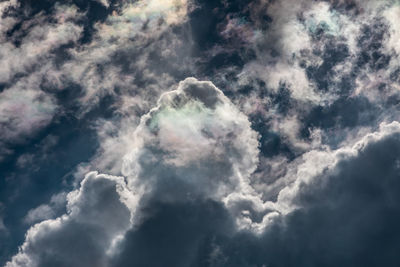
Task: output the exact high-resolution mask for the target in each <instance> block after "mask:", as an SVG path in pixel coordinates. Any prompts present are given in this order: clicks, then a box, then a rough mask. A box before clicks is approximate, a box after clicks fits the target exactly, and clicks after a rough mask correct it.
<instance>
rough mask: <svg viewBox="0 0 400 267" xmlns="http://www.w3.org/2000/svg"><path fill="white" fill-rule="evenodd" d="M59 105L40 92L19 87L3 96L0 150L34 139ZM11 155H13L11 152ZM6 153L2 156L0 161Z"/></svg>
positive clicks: (9, 90) (0, 98)
mask: <svg viewBox="0 0 400 267" xmlns="http://www.w3.org/2000/svg"><path fill="white" fill-rule="evenodd" d="M56 110H57V105H56V103H55V101H54V99H53V98H52V97H51V96H49V95H47V94H45V93H43V92H41V91H38V90H34V89H30V88H20V87H19V86H18V85H17V86H15V87H12V88H10V89H7V90H4V91H2V92H1V93H0V147H2V150H3V149H4V150H3V151H6V150H7V145H10V144H15V143H20V142H22V141H24V140H25V139H26V138H30V137H32V136H33V135H34V134H35V133H36V132H37V131H38V130H40V129H41V128H43V127H45V126H46V125H48V124H49V123H50V121H51V120H52V118H53V116H54V114H55V112H56ZM10 153H11V151H10ZM2 156H4V152H0V160H1V158H2Z"/></svg>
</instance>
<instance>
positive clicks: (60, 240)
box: [5, 172, 136, 267]
mask: <svg viewBox="0 0 400 267" xmlns="http://www.w3.org/2000/svg"><path fill="white" fill-rule="evenodd" d="M135 204H136V203H135V200H134V197H133V195H132V193H131V192H130V191H129V190H128V189H127V187H126V184H125V181H124V178H123V177H116V176H109V175H104V174H97V173H95V172H92V173H89V174H87V175H86V177H85V179H83V180H82V182H81V185H80V188H79V189H77V190H75V191H72V192H70V193H69V194H68V195H67V213H66V214H64V215H62V216H61V217H58V218H56V219H50V220H46V221H43V222H41V223H38V224H36V225H34V226H32V227H31V228H30V229H29V230H28V232H27V234H26V237H25V242H24V244H23V245H22V246H21V247H20V249H19V252H18V254H16V255H15V256H14V257H13V258H12V259H11V261H9V262H8V263H7V264H6V265H5V266H6V267H17V266H19V267H22V266H24V267H36V266H40V267H45V266H77V267H78V266H82V267H84V266H99V267H101V266H103V267H105V266H108V263H107V261H108V257H109V256H111V255H112V254H113V253H115V251H114V249H115V248H116V247H115V246H116V244H117V243H118V242H119V240H121V236H123V235H124V233H125V232H126V231H127V230H128V229H129V228H130V227H131V218H132V213H131V208H132V207H133V205H135Z"/></svg>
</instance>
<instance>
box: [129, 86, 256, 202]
mask: <svg viewBox="0 0 400 267" xmlns="http://www.w3.org/2000/svg"><path fill="white" fill-rule="evenodd" d="M257 139H258V135H257V133H256V132H255V131H253V130H252V129H251V126H250V122H249V121H248V119H247V117H246V116H245V115H244V114H242V113H241V112H240V111H239V110H238V109H237V108H236V107H235V106H234V105H233V104H232V103H231V102H230V101H229V99H228V98H227V97H226V96H224V94H223V93H222V92H221V90H219V89H218V88H216V87H215V86H214V85H213V84H212V83H211V82H203V81H198V80H196V79H194V78H187V79H185V80H184V81H182V82H180V83H179V86H178V88H177V89H176V90H174V91H171V92H168V93H165V94H163V95H162V96H161V97H160V99H159V101H158V105H157V107H155V108H153V109H152V110H151V111H150V112H149V113H148V114H146V115H144V116H143V117H142V119H141V122H140V125H139V126H138V127H137V129H136V131H135V134H134V140H133V143H132V145H131V147H130V148H129V149H130V150H131V151H130V153H129V154H127V155H126V156H125V157H124V162H123V171H122V172H123V174H124V175H126V176H127V177H128V184H129V186H130V187H131V188H138V187H141V188H144V191H145V192H149V193H150V194H151V197H152V198H153V197H155V198H157V199H159V200H160V201H166V202H185V201H187V200H189V199H197V198H200V199H214V200H222V201H223V200H224V199H227V198H229V196H230V195H231V194H232V193H233V192H240V194H253V193H254V191H253V190H252V188H251V187H250V186H249V183H250V175H251V173H252V172H253V171H254V170H255V169H256V167H257V163H258V140H257Z"/></svg>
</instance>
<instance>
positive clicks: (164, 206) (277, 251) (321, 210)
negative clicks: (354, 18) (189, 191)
mask: <svg viewBox="0 0 400 267" xmlns="http://www.w3.org/2000/svg"><path fill="white" fill-rule="evenodd" d="M399 134H400V128H399V123H397V122H395V123H390V124H385V125H382V126H381V128H380V130H378V131H377V132H375V133H372V134H368V135H366V136H365V137H364V138H362V140H359V142H357V144H356V145H354V146H353V148H347V149H342V150H341V151H340V152H339V151H338V152H337V153H332V158H336V162H334V161H332V162H331V163H330V164H322V165H325V166H328V167H326V168H325V170H324V171H322V172H320V171H313V170H312V169H313V168H314V167H313V166H312V164H313V163H314V164H315V165H321V162H323V160H320V162H319V163H318V162H317V161H316V160H317V159H318V157H306V158H307V159H308V161H309V162H308V164H309V165H308V167H307V168H306V167H305V166H304V165H303V167H304V168H299V172H298V174H299V175H303V177H305V174H304V172H305V171H310V173H308V174H309V175H310V176H309V177H312V180H309V181H306V180H303V181H302V183H301V184H300V185H299V187H298V191H297V192H296V198H295V199H293V201H294V203H296V204H297V205H298V207H299V208H298V209H297V210H295V211H292V212H290V213H288V214H287V215H286V216H281V217H276V219H275V220H273V221H271V222H270V224H269V226H268V227H267V228H265V229H264V231H262V232H261V233H259V234H258V235H255V234H254V233H253V232H249V231H238V230H237V228H236V226H235V218H234V217H232V216H231V214H230V212H229V210H228V209H227V207H226V206H225V207H224V205H221V204H222V203H220V202H215V201H212V200H206V201H205V200H203V201H199V200H192V201H190V200H189V201H186V202H180V203H165V202H160V201H158V200H157V199H156V200H154V202H152V203H151V205H148V206H147V212H148V214H149V216H148V217H147V218H146V219H145V220H144V221H143V223H142V224H141V225H139V226H138V227H137V228H134V229H132V230H130V231H129V232H128V233H127V235H126V237H125V240H124V242H123V243H122V246H121V252H120V253H119V254H116V256H115V257H114V259H113V264H112V265H111V266H131V265H132V264H136V265H145V264H148V265H150V266H159V265H162V264H167V265H171V266H338V265H340V266H355V265H356V266H361V265H362V266H379V265H380V264H382V263H384V264H385V266H396V264H397V259H398V256H397V248H398V244H397V240H398V238H400V232H399V231H398V230H396V225H397V224H398V222H399V220H400V217H399V216H398V206H397V202H398V198H399V197H398V196H399V194H398V193H399V192H398V191H399V187H398V185H399V179H398V169H399V157H398V155H399V153H398V151H399V149H400V135H399ZM318 156H319V157H322V158H326V157H327V156H326V155H324V153H320V154H319V155H318ZM317 168H318V166H317ZM317 168H315V169H317ZM311 172H312V173H311ZM133 251H134V252H136V253H132V252H133ZM154 255H157V257H154Z"/></svg>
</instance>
